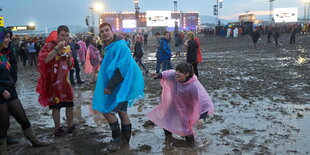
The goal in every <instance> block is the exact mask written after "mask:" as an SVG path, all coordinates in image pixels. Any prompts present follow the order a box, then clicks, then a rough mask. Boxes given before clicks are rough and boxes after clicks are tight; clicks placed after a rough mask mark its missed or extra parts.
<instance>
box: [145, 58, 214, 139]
mask: <svg viewBox="0 0 310 155" xmlns="http://www.w3.org/2000/svg"><path fill="white" fill-rule="evenodd" d="M154 78H155V79H157V78H161V81H160V83H161V85H162V87H163V91H162V101H161V104H159V105H158V106H156V107H155V108H154V109H152V110H151V111H150V112H149V113H148V114H147V115H146V116H147V118H149V119H150V120H151V121H152V122H154V123H155V124H157V125H159V126H160V127H162V128H164V131H165V135H166V136H171V135H172V133H175V134H178V135H181V136H185V139H186V142H187V143H188V144H189V145H193V144H194V143H195V139H194V130H193V126H194V124H195V123H196V122H197V121H198V120H199V119H205V117H206V115H207V114H212V113H214V105H213V102H212V100H211V98H210V97H209V95H208V93H207V91H206V90H205V88H204V87H203V86H202V84H201V83H200V82H199V81H198V79H197V76H196V75H194V72H193V67H192V65H190V64H187V63H181V64H179V65H178V66H177V67H176V71H175V70H168V71H164V72H162V73H158V74H157V75H155V76H154Z"/></svg>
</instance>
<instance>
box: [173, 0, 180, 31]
mask: <svg viewBox="0 0 310 155" xmlns="http://www.w3.org/2000/svg"><path fill="white" fill-rule="evenodd" d="M173 4H174V14H175V15H176V14H177V11H178V1H177V0H173ZM174 24H175V25H174V34H175V35H176V34H177V33H178V32H179V26H178V25H179V24H178V19H177V16H175V22H174Z"/></svg>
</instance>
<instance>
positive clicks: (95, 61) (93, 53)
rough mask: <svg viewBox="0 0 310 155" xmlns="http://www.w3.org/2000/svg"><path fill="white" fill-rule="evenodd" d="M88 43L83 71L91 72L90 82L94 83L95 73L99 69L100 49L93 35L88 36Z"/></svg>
mask: <svg viewBox="0 0 310 155" xmlns="http://www.w3.org/2000/svg"><path fill="white" fill-rule="evenodd" d="M89 39H90V40H91V41H90V44H89V46H88V50H87V53H86V61H85V69H84V71H85V73H88V74H91V81H90V83H94V82H95V80H96V73H97V71H98V69H99V65H100V60H99V56H100V51H99V49H98V48H97V47H96V42H97V39H96V38H95V37H91V38H89Z"/></svg>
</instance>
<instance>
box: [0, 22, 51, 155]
mask: <svg viewBox="0 0 310 155" xmlns="http://www.w3.org/2000/svg"><path fill="white" fill-rule="evenodd" d="M11 37H12V32H11V31H9V30H8V29H6V28H4V27H0V75H1V76H0V154H5V153H6V150H7V144H6V137H7V131H8V129H9V126H10V120H9V114H10V113H11V115H12V116H13V117H14V118H15V119H16V121H17V122H18V123H19V124H20V126H21V128H22V130H23V134H24V136H25V137H26V138H27V139H28V140H29V141H30V142H31V143H32V146H34V147H39V146H46V145H48V144H47V143H43V142H40V141H38V140H37V138H36V137H35V135H34V133H33V131H32V128H31V124H30V122H29V120H28V118H27V116H26V113H25V110H24V108H23V106H22V104H21V102H20V100H19V99H18V95H17V92H16V89H15V82H16V80H17V67H13V66H14V65H13V64H12V65H11V62H14V61H15V60H13V59H14V56H11V55H12V54H13V53H11V50H10V49H11V48H10V42H11Z"/></svg>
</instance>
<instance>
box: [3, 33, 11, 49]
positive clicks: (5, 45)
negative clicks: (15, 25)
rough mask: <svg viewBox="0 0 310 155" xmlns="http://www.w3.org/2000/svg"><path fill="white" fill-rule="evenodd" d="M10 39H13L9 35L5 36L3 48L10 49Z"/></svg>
mask: <svg viewBox="0 0 310 155" xmlns="http://www.w3.org/2000/svg"><path fill="white" fill-rule="evenodd" d="M10 37H11V35H10V34H9V33H8V34H6V35H5V38H4V40H3V43H2V44H1V48H8V47H9V43H10V41H11V39H10Z"/></svg>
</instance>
